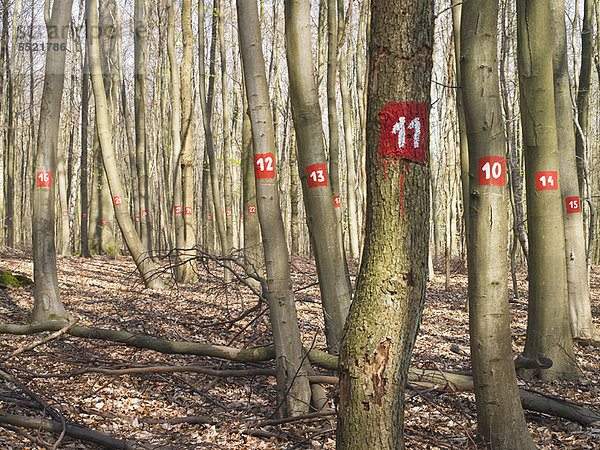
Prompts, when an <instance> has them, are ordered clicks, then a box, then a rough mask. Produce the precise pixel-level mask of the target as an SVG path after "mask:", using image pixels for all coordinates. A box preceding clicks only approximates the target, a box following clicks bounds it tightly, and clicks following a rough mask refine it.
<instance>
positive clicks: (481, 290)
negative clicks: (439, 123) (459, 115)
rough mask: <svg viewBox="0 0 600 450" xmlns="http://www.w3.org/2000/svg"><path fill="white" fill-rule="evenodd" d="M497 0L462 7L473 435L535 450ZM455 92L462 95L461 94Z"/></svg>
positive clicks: (506, 446) (495, 444)
mask: <svg viewBox="0 0 600 450" xmlns="http://www.w3.org/2000/svg"><path fill="white" fill-rule="evenodd" d="M497 22H498V0H475V1H474V2H471V4H470V5H469V7H468V8H465V9H463V12H462V18H461V23H462V29H461V32H460V34H461V40H460V42H461V57H460V61H461V64H460V65H461V78H460V86H461V91H462V100H464V116H465V117H464V118H465V122H464V123H463V124H464V125H466V128H465V129H463V130H461V132H464V133H465V136H464V137H467V136H468V139H469V141H468V148H469V162H468V167H472V168H473V169H475V168H476V167H477V168H478V171H477V172H476V171H475V170H472V171H471V174H470V188H469V193H470V197H469V201H468V203H467V204H468V205H469V207H470V215H469V216H468V217H470V220H471V223H470V224H469V226H468V227H467V230H469V234H468V269H469V331H470V341H471V361H472V364H473V382H474V387H475V397H476V400H477V434H478V439H479V440H480V441H481V442H485V443H486V445H490V446H491V447H492V448H499V449H509V448H512V449H516V448H518V449H523V450H525V449H534V448H535V445H534V444H533V441H532V440H531V436H530V435H529V431H528V430H527V424H526V422H525V417H524V415H523V409H522V408H521V403H520V401H519V391H518V387H517V376H516V373H515V370H514V363H513V355H512V342H511V334H510V311H509V309H508V305H509V303H508V286H507V278H508V273H507V251H506V249H507V245H508V217H507V212H508V211H507V210H506V205H507V187H506V161H505V158H504V155H505V153H506V142H505V137H504V129H503V122H502V120H501V118H502V107H501V103H500V90H499V85H498V59H497V44H498V40H497V33H496V30H497ZM459 96H460V94H459Z"/></svg>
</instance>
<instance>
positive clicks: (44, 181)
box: [35, 172, 52, 188]
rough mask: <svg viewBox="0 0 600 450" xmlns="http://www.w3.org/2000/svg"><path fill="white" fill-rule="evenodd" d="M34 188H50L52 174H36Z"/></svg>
mask: <svg viewBox="0 0 600 450" xmlns="http://www.w3.org/2000/svg"><path fill="white" fill-rule="evenodd" d="M35 181H36V186H37V187H45V188H51V187H52V172H38V173H37V175H36V177H35Z"/></svg>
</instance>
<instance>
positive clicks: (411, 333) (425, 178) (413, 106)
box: [337, 0, 434, 449]
mask: <svg viewBox="0 0 600 450" xmlns="http://www.w3.org/2000/svg"><path fill="white" fill-rule="evenodd" d="M433 7H434V5H433V1H416V0H414V1H406V0H404V1H400V0H395V1H389V0H388V1H379V0H373V1H372V3H371V13H372V22H371V27H372V28H371V39H370V51H369V56H370V59H369V85H368V86H369V87H368V89H369V101H368V107H367V205H368V206H367V225H366V238H365V247H364V250H363V256H362V262H361V268H360V273H359V277H358V281H357V287H356V294H355V298H354V302H353V303H352V309H351V311H350V315H349V317H348V324H347V328H346V333H345V336H344V341H343V343H342V347H341V349H340V406H339V415H338V429H337V448H338V449H347V448H361V449H368V448H377V449H402V448H404V438H403V435H402V429H403V418H404V384H405V381H406V378H407V373H408V366H409V362H410V355H411V352H412V348H413V345H414V342H415V338H416V334H417V330H418V327H419V322H420V319H421V312H422V309H423V301H424V299H425V286H426V281H427V253H428V251H427V249H428V243H429V176H430V175H429V162H428V161H427V157H428V149H427V146H428V140H429V139H428V111H429V85H430V81H431V69H432V65H433V63H432V49H433ZM400 10H402V11H403V12H404V14H402V15H400V14H399V15H397V16H395V20H394V21H390V20H389V17H390V16H389V12H390V11H400ZM399 100H406V103H395V102H397V101H399ZM413 102H414V103H413ZM407 115H408V117H406V116H407ZM411 124H412V125H411ZM403 138H404V139H403ZM413 147H414V148H413ZM409 174H410V175H409Z"/></svg>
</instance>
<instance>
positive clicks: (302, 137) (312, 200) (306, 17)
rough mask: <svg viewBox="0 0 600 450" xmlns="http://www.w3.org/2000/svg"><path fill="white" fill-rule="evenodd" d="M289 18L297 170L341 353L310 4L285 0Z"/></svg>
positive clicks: (332, 336)
mask: <svg viewBox="0 0 600 450" xmlns="http://www.w3.org/2000/svg"><path fill="white" fill-rule="evenodd" d="M285 23H286V28H285V34H286V44H287V61H288V73H289V79H290V86H289V90H290V98H291V102H292V113H293V117H294V126H295V129H296V139H297V142H298V170H299V173H300V179H301V180H302V187H303V192H304V204H305V205H306V216H307V224H308V228H309V231H310V235H311V239H312V242H313V249H314V253H315V260H316V264H317V274H318V278H319V287H320V289H321V298H322V301H323V314H324V316H325V336H326V338H327V346H328V348H329V350H330V351H331V352H333V353H337V351H338V348H339V345H340V342H341V339H342V335H343V329H344V323H345V321H346V316H347V314H348V309H349V307H350V295H351V294H350V283H349V280H348V274H347V272H346V266H345V258H344V254H343V252H342V251H341V249H342V248H343V246H342V243H341V242H340V233H338V229H339V228H338V227H339V221H338V218H337V216H336V213H335V211H334V205H333V195H332V191H331V184H330V182H328V174H327V167H326V165H325V151H324V148H323V138H322V136H323V128H322V125H321V108H320V107H319V103H318V97H317V88H316V85H315V80H314V74H313V62H312V53H311V45H310V43H311V36H310V5H309V4H308V3H306V2H299V1H297V0H286V2H285Z"/></svg>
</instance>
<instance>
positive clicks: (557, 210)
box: [517, 0, 579, 380]
mask: <svg viewBox="0 0 600 450" xmlns="http://www.w3.org/2000/svg"><path fill="white" fill-rule="evenodd" d="M550 20H551V15H550V1H549V0H518V2H517V21H518V23H517V37H518V54H519V61H518V62H519V87H520V94H521V120H522V123H523V139H524V148H525V167H526V182H527V222H528V226H529V245H530V253H529V266H528V269H529V308H528V321H527V339H526V342H525V350H524V355H525V356H527V357H537V356H545V357H547V358H550V359H551V360H552V361H553V362H554V365H553V366H552V367H551V368H549V369H540V370H539V373H535V375H539V377H540V378H542V379H544V380H549V379H555V378H562V379H569V378H574V377H576V376H578V375H579V369H578V368H577V362H576V360H575V356H574V353H573V342H572V339H571V331H570V325H569V315H568V314H569V309H568V296H567V271H566V261H565V243H564V236H565V231H564V225H563V220H562V199H561V195H560V190H559V184H560V183H559V180H558V170H559V162H558V144H557V136H556V118H555V113H554V85H553V80H552V41H551V36H552V34H551V31H550Z"/></svg>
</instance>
